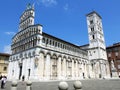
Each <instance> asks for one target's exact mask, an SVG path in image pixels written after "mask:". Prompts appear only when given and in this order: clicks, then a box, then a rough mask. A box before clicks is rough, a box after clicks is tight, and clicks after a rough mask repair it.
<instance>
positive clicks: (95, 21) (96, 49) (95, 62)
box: [87, 11, 109, 78]
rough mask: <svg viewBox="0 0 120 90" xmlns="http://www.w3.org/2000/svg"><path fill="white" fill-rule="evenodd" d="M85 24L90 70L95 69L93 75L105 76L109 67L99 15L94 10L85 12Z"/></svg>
mask: <svg viewBox="0 0 120 90" xmlns="http://www.w3.org/2000/svg"><path fill="white" fill-rule="evenodd" d="M87 26H88V37H89V50H88V54H89V55H88V56H89V60H90V61H91V66H92V71H93V72H94V71H97V72H94V73H93V77H95V78H101V77H106V76H107V73H108V71H107V69H109V68H108V60H107V54H106V45H105V40H104V33H103V27H102V18H101V16H100V15H99V14H98V13H97V12H95V11H93V12H91V13H89V14H87ZM96 69H97V70H96Z"/></svg>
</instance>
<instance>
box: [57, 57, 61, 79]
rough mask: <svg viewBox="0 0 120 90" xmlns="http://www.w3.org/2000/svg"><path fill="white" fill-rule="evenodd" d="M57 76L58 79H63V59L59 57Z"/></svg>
mask: <svg viewBox="0 0 120 90" xmlns="http://www.w3.org/2000/svg"><path fill="white" fill-rule="evenodd" d="M57 76H58V79H59V80H60V79H61V57H58V61H57Z"/></svg>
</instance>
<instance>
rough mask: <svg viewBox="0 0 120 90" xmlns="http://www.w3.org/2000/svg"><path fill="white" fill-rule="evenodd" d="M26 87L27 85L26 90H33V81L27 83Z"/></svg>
mask: <svg viewBox="0 0 120 90" xmlns="http://www.w3.org/2000/svg"><path fill="white" fill-rule="evenodd" d="M26 85H27V86H26V90H32V89H31V85H32V82H31V81H27V82H26Z"/></svg>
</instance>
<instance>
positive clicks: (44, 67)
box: [8, 5, 109, 80]
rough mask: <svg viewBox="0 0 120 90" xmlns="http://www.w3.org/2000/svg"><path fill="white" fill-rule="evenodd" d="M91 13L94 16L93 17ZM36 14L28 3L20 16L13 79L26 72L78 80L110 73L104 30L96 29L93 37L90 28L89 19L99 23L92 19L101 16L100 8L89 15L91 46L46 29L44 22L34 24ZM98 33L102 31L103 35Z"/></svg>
mask: <svg viewBox="0 0 120 90" xmlns="http://www.w3.org/2000/svg"><path fill="white" fill-rule="evenodd" d="M89 15H91V16H92V15H93V17H91V18H89V17H90V16H89ZM94 16H95V17H94ZM34 17H35V11H34V7H33V6H31V5H28V6H27V9H26V10H25V11H24V12H23V14H22V15H21V17H20V23H19V31H18V33H17V34H16V35H15V36H14V37H13V38H12V45H11V50H12V55H11V57H10V60H9V70H8V79H9V80H12V79H18V80H21V78H22V77H23V76H24V77H25V80H67V79H72V80H74V79H83V78H102V77H108V76H109V68H107V67H108V63H107V57H106V49H105V42H104V35H103V30H102V29H101V30H102V31H101V32H99V31H96V34H95V35H94V36H92V37H91V35H93V34H92V33H94V32H90V30H91V28H89V27H92V26H89V22H92V23H94V24H95V23H96V21H95V22H94V21H89V20H90V19H91V20H92V19H93V20H96V18H97V17H98V18H99V20H101V18H100V16H99V15H98V14H97V13H96V12H92V13H90V14H88V15H87V22H88V31H89V40H90V42H89V46H87V47H84V46H77V45H75V44H72V43H69V42H67V41H64V40H62V39H59V38H57V37H54V36H52V35H49V34H47V33H45V32H43V30H42V25H40V24H34ZM99 20H98V21H99ZM100 24H101V26H100V25H99V26H100V27H99V28H102V22H101V21H100ZM95 27H96V28H97V25H95ZM94 30H97V29H94ZM91 31H92V30H91ZM97 35H101V37H102V39H101V38H98V37H97ZM91 38H94V39H95V40H91ZM101 42H103V43H101ZM94 51H95V52H96V54H93V56H90V55H89V54H90V52H94ZM98 53H99V54H98ZM103 54H104V55H103ZM97 55H98V56H97Z"/></svg>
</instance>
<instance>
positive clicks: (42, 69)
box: [38, 53, 44, 80]
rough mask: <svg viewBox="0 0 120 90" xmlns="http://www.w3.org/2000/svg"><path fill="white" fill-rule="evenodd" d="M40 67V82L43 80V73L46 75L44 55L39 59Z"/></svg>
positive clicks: (41, 54)
mask: <svg viewBox="0 0 120 90" xmlns="http://www.w3.org/2000/svg"><path fill="white" fill-rule="evenodd" d="M38 63H39V66H38V72H39V75H40V80H42V79H43V73H44V54H43V53H40V58H39V62H38Z"/></svg>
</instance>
